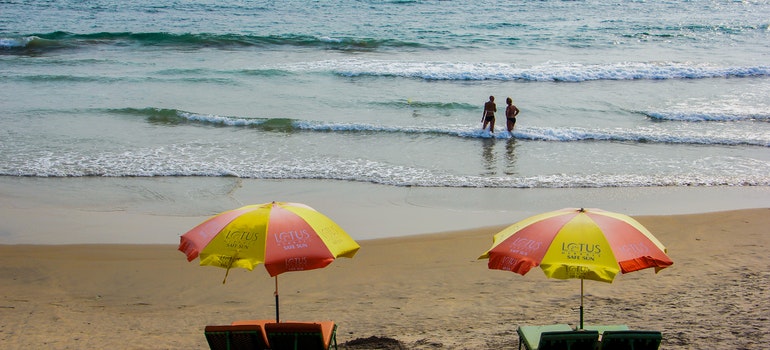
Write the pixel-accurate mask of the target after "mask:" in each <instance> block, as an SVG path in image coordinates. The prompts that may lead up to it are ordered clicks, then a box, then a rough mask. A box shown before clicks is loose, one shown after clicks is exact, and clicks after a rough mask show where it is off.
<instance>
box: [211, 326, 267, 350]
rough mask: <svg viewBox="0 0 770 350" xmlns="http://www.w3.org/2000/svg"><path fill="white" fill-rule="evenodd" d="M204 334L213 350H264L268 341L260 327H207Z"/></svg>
mask: <svg viewBox="0 0 770 350" xmlns="http://www.w3.org/2000/svg"><path fill="white" fill-rule="evenodd" d="M204 333H205V334H206V340H207V341H208V343H209V348H211V350H263V349H267V348H268V346H267V339H266V338H265V333H264V332H263V331H262V326H260V325H235V326H234V325H226V326H206V328H205V330H204Z"/></svg>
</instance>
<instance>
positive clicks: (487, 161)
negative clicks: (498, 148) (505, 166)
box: [481, 138, 497, 175]
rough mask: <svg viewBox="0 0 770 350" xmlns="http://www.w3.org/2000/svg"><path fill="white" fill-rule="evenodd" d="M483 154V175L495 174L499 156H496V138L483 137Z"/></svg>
mask: <svg viewBox="0 0 770 350" xmlns="http://www.w3.org/2000/svg"><path fill="white" fill-rule="evenodd" d="M481 156H482V158H483V159H484V170H485V172H484V173H483V174H482V175H495V174H496V173H497V171H495V170H496V169H495V168H496V166H495V165H496V164H495V163H497V157H496V156H495V139H494V138H483V139H481Z"/></svg>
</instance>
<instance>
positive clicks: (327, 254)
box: [179, 202, 360, 321]
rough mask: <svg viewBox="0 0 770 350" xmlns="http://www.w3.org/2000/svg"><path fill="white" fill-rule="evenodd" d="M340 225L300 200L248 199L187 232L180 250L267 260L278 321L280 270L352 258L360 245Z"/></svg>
mask: <svg viewBox="0 0 770 350" xmlns="http://www.w3.org/2000/svg"><path fill="white" fill-rule="evenodd" d="M359 248H360V247H359V245H358V243H356V242H355V241H354V240H353V239H352V238H351V237H350V236H349V235H348V234H347V233H346V232H345V231H344V230H343V229H342V228H341V227H340V226H339V225H337V224H336V223H335V222H334V221H332V220H331V219H329V218H328V217H326V216H325V215H323V214H321V213H319V212H318V211H316V210H315V209H313V208H311V207H309V206H307V205H304V204H300V203H290V202H272V203H264V204H258V205H247V206H245V207H242V208H238V209H234V210H230V211H226V212H223V213H220V214H218V215H215V216H213V217H211V218H210V219H208V220H206V221H204V222H203V223H201V224H200V225H198V226H196V227H195V228H193V229H192V230H190V231H188V232H187V233H185V234H183V235H182V237H181V239H180V243H179V250H180V251H182V252H183V253H185V254H186V255H187V261H192V260H194V259H195V258H198V257H199V258H200V265H210V266H218V267H222V268H225V269H227V272H226V273H225V279H224V280H223V281H222V283H225V281H226V280H227V275H228V274H229V272H230V269H231V268H233V267H240V268H244V269H247V270H253V269H254V267H255V266H256V265H258V264H264V265H265V269H267V272H268V273H269V274H270V276H272V277H275V278H276V280H275V301H276V321H278V319H279V316H278V275H279V274H281V273H284V272H289V271H303V270H312V269H318V268H322V267H325V266H327V265H329V264H330V263H331V262H332V261H334V259H335V258H337V257H347V258H352V257H353V256H354V255H355V254H356V252H357V251H358V249H359Z"/></svg>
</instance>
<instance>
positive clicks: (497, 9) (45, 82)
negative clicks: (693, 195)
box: [0, 0, 770, 188]
mask: <svg viewBox="0 0 770 350" xmlns="http://www.w3.org/2000/svg"><path fill="white" fill-rule="evenodd" d="M769 25H770V2H769V1H762V0H760V1H703V0H694V1H678V0H668V1H662V0H653V1H618V2H608V1H598V0H596V1H594V0H586V1H520V2H519V1H516V2H498V1H475V0H474V1H459V0H458V1H384V0H376V1H375V0H358V1H353V0H328V1H292V0H288V1H245V0H237V1H236V0H218V1H208V0H197V1H145V0H137V1H129V2H127V1H115V0H102V1H87V2H83V1H75V0H58V1H23V0H11V1H2V2H0V101H2V103H0V175H3V176H32V177H92V176H96V177H103V176H107V177H145V176H147V177H158V176H182V177H200V176H206V177H237V178H253V179H324V180H339V181H354V182H362V183H374V184H381V185H385V186H413V187H426V186H427V187H486V188H585V187H587V188H603V187H684V186H704V187H705V186H770V44H768V43H770V29H769V28H768V26H769ZM490 95H494V96H495V97H496V102H497V108H498V113H497V121H496V125H495V133H494V134H492V133H489V132H487V131H483V130H482V129H481V116H482V107H483V104H484V102H486V101H487V99H488V97H489V96H490ZM506 97H511V98H512V99H513V102H514V104H515V105H516V106H518V108H519V109H520V110H521V114H520V115H519V117H518V120H517V123H516V127H515V129H514V130H513V132H512V134H509V133H508V132H507V131H506V130H505V116H504V112H503V111H504V110H505V99H506Z"/></svg>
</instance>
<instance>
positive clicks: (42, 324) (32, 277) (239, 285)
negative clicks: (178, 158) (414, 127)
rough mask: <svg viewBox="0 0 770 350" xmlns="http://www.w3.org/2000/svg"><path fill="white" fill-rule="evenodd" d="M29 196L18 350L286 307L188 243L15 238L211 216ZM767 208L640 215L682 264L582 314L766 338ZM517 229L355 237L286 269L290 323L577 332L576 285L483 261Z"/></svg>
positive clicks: (355, 333) (479, 332)
mask: <svg viewBox="0 0 770 350" xmlns="http://www.w3.org/2000/svg"><path fill="white" fill-rule="evenodd" d="M6 184H7V183H6ZM27 190H28V189H27ZM18 191H26V190H25V189H24V188H23V186H22V189H19V187H14V189H10V188H9V187H7V186H6V187H3V196H2V201H0V205H1V206H2V212H3V213H4V214H3V223H2V224H1V225H0V227H1V228H2V231H1V232H2V235H1V236H0V238H1V239H2V240H0V243H2V244H0V269H1V270H2V273H0V285H1V286H2V287H0V290H2V293H0V295H2V300H0V319H2V322H0V344H2V347H3V348H5V349H24V348H36V349H85V348H97V349H99V348H113V349H206V348H208V347H207V344H206V340H205V338H204V336H203V328H204V326H205V325H209V324H228V323H230V322H232V321H235V320H244V319H270V318H273V317H274V316H275V305H274V303H275V300H274V298H273V291H274V288H275V282H274V281H273V279H271V278H270V277H269V276H268V274H267V273H266V272H265V271H264V269H263V268H262V267H261V266H260V267H257V268H256V269H255V270H254V271H251V272H249V271H245V270H233V271H231V273H230V277H228V280H227V283H226V284H222V283H221V281H222V278H223V277H224V270H222V269H219V268H214V267H200V266H197V261H194V262H189V263H188V262H187V261H186V260H185V259H184V255H183V254H182V253H181V252H179V251H177V250H176V244H175V243H168V244H136V243H120V244H106V243H100V242H98V241H97V242H95V243H82V242H81V243H76V244H72V243H69V244H46V243H45V242H43V241H39V242H35V243H34V244H27V243H24V244H19V243H18V239H16V237H19V235H17V234H16V233H18V232H19V231H21V232H33V231H30V230H29V227H32V226H34V227H36V229H35V231H34V232H37V231H40V232H48V233H49V234H50V235H51V236H53V235H54V234H58V235H66V234H70V233H71V234H72V235H74V236H78V235H79V234H82V235H83V236H82V237H85V238H83V239H89V238H88V237H90V236H89V235H94V234H96V233H99V232H101V233H102V234H103V233H104V231H109V230H111V229H115V230H117V231H121V232H122V231H124V230H125V231H129V230H146V231H157V230H160V231H169V232H164V234H165V235H169V236H174V235H175V236H176V238H177V239H178V236H179V235H181V234H182V233H184V231H185V230H187V229H189V228H191V227H192V225H194V224H197V223H198V222H199V221H200V220H201V219H202V218H205V217H206V215H202V214H201V215H189V213H185V214H173V213H168V212H165V213H163V214H162V215H152V216H150V215H146V214H142V210H135V209H132V208H131V207H129V208H127V209H126V208H124V209H123V210H101V211H99V210H83V206H82V205H81V204H78V203H74V204H73V203H63V202H62V201H63V199H62V198H70V199H69V200H70V201H72V202H77V201H78V199H77V196H72V195H69V197H67V196H68V195H66V194H64V195H61V196H60V197H57V196H58V195H57V194H56V193H53V192H51V193H48V194H47V195H46V194H44V193H38V196H37V197H36V196H27V198H26V199H24V200H22V199H20V197H14V196H15V195H18V194H19V193H20V192H18ZM32 193H35V192H34V191H31V192H29V194H32ZM46 196H49V197H51V198H52V200H51V201H50V202H49V205H50V206H51V207H52V208H56V209H57V210H58V211H57V210H54V211H53V213H54V214H53V215H49V216H46V215H40V216H38V217H35V215H33V213H36V211H35V210H34V208H33V204H35V203H36V201H37V199H35V198H38V197H39V198H43V197H46ZM56 198H58V200H57V199H56ZM714 199H715V201H716V198H714ZM83 202H85V201H83ZM606 203H611V201H610V202H605V203H604V204H606ZM37 204H38V205H42V204H41V203H40V202H37ZM156 204H157V203H156ZM599 204H602V203H599ZM137 207H141V208H144V209H148V210H149V209H153V210H155V209H158V208H160V207H162V206H161V205H159V206H158V208H156V207H154V206H153V205H150V206H149V207H148V204H146V203H145V204H143V205H137ZM78 208H79V209H78ZM554 209H558V204H557V205H556V208H554ZM606 209H611V210H616V209H615V208H606ZM166 210H167V211H168V210H171V209H166ZM206 210H208V209H206ZM351 210H352V211H355V210H353V209H351ZM359 210H360V208H359ZM662 210H666V209H662ZM212 211H215V209H212ZM64 213H66V214H67V215H64ZM632 214H633V213H632ZM768 214H770V208H766V207H762V208H756V209H740V210H720V211H713V212H702V213H689V214H675V215H633V216H634V217H635V218H636V219H637V220H639V221H640V222H641V223H642V224H644V225H645V226H646V227H647V228H648V229H649V230H650V231H651V232H653V233H654V234H655V235H656V237H658V238H659V239H660V240H661V241H662V242H663V243H664V244H665V245H666V247H667V248H668V251H669V256H670V257H671V258H672V259H673V261H674V265H673V266H671V267H670V268H667V269H664V270H663V271H661V272H660V273H658V274H655V273H654V272H653V271H652V270H644V271H640V272H635V273H631V274H627V275H622V276H619V277H618V278H616V280H615V282H614V283H612V284H607V283H599V282H592V281H587V282H586V291H585V296H586V298H585V307H586V311H585V322H586V323H587V324H626V325H628V326H629V327H630V328H632V329H653V330H660V331H661V332H662V333H663V343H662V346H661V349H703V348H723V349H757V348H762V347H764V346H766V344H768V343H770V332H768V331H767V326H768V324H769V323H768V321H769V317H770V306H768V305H770V293H768V291H767V286H768V285H770V273H768V272H767V271H766V269H765V267H766V265H767V258H766V252H767V250H768V248H770V236H768V234H767V227H770V215H768ZM519 215H523V214H519ZM65 216H66V219H65ZM513 216H514V217H513V218H512V219H511V220H515V219H517V217H515V216H516V215H513ZM356 218H357V219H356ZM427 218H430V217H427ZM521 218H523V216H522V217H518V219H521ZM344 220H346V222H354V221H355V220H360V221H363V222H366V221H371V218H370V217H367V216H363V215H359V216H356V217H354V218H348V217H345V219H344ZM348 220H349V221H348ZM74 223H78V224H79V226H70V225H74ZM511 223H513V222H511ZM343 226H344V225H343ZM351 226H356V227H359V225H351ZM504 226H507V225H500V224H497V223H496V224H494V225H479V226H478V227H476V228H471V229H462V230H437V231H436V233H430V234H413V233H412V232H406V233H405V236H401V237H392V238H371V239H370V238H365V239H358V241H359V243H360V245H361V249H360V251H359V253H358V255H356V256H355V258H353V259H338V260H337V261H335V262H334V263H333V264H332V265H330V266H328V267H327V268H324V269H319V270H313V271H305V272H298V273H287V274H282V275H280V276H279V291H280V297H281V299H280V300H281V304H280V310H281V319H283V320H302V321H309V320H334V321H335V322H336V323H337V325H338V333H337V340H338V343H339V344H340V347H341V348H347V349H386V348H390V349H397V348H403V349H437V348H440V349H515V348H517V347H518V337H517V335H516V327H517V326H520V325H545V324H554V323H568V324H571V325H573V326H574V325H576V324H577V322H578V317H579V316H578V306H579V302H580V300H579V296H580V284H579V281H576V280H568V281H559V280H553V279H547V278H546V277H545V276H544V275H543V274H542V273H541V272H540V270H539V269H538V270H533V271H532V272H530V273H529V274H527V275H526V276H520V275H517V274H513V273H509V272H503V271H497V270H488V269H487V266H486V263H487V261H486V260H478V259H477V257H478V256H479V255H480V254H481V253H483V252H484V251H485V250H486V249H487V248H488V247H489V246H490V245H491V243H492V236H493V235H494V233H496V232H497V231H499V230H500V229H502V228H503V227H504ZM148 227H149V228H148ZM438 227H443V226H438ZM25 230H28V231H25ZM78 230H82V231H83V232H80V233H78V232H76V231H78ZM30 234H31V233H30ZM36 237H47V235H44V234H40V235H39V236H36ZM140 237H141V236H140ZM377 344H379V345H377ZM388 344H389V345H388ZM386 345H388V346H386Z"/></svg>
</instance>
